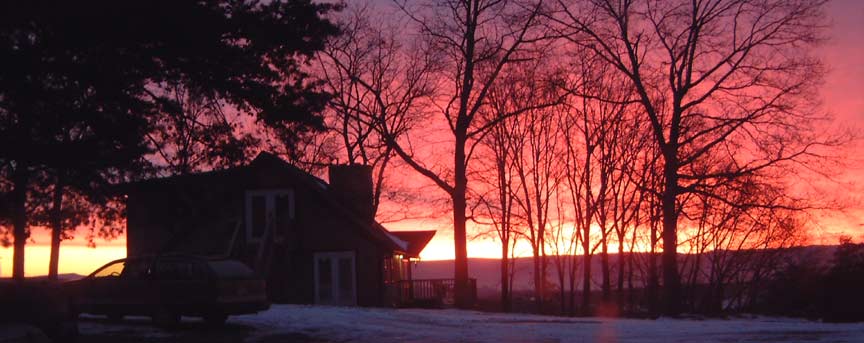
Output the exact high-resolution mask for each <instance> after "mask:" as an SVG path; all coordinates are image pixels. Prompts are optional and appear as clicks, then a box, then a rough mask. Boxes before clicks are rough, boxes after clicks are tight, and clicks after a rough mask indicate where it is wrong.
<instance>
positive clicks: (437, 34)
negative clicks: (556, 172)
mask: <svg viewBox="0 0 864 343" xmlns="http://www.w3.org/2000/svg"><path fill="white" fill-rule="evenodd" d="M396 3H397V5H398V6H399V7H400V8H401V9H402V12H403V13H405V14H406V15H407V16H408V17H409V18H411V19H412V21H413V23H414V24H415V26H417V27H418V28H419V29H418V30H419V33H420V35H421V36H422V37H423V38H424V39H425V41H426V42H427V43H426V44H428V47H429V52H430V53H432V52H434V53H435V54H437V55H436V59H437V62H438V63H440V65H442V67H443V69H442V71H441V72H440V73H439V76H440V80H446V81H447V82H449V84H447V85H445V86H442V88H443V89H444V91H443V92H442V94H441V96H440V97H438V98H437V99H436V100H437V101H436V106H437V108H438V109H439V112H440V113H441V115H442V116H443V117H444V119H445V120H446V124H447V127H448V128H449V131H450V133H452V136H453V142H452V143H453V165H452V168H449V169H450V170H449V171H442V170H437V171H436V170H433V168H431V167H429V165H428V164H426V163H428V162H429V161H425V162H426V163H424V161H421V160H420V159H419V158H417V157H416V155H415V154H414V151H413V150H412V148H411V146H410V144H409V143H408V142H407V141H405V138H403V139H401V140H400V139H398V137H397V136H396V135H395V134H394V132H393V131H392V130H393V128H391V127H390V125H382V131H383V132H384V133H385V134H386V135H387V138H388V144H390V145H391V147H392V148H393V149H394V151H395V152H396V154H397V155H399V156H400V158H401V159H402V160H404V161H405V162H406V163H407V164H408V165H409V166H411V167H412V168H413V169H415V170H416V171H417V172H418V173H420V174H421V175H423V176H425V177H427V178H429V179H430V180H431V181H432V182H433V183H435V185H437V186H438V187H439V188H441V189H442V190H444V191H445V192H446V193H447V195H448V196H449V197H450V199H451V203H452V205H453V232H454V234H453V237H454V249H455V257H456V258H455V268H454V270H455V280H456V281H455V284H456V303H457V306H458V307H467V306H468V305H469V301H470V295H469V289H468V250H467V236H466V220H467V216H466V208H467V207H466V204H467V202H466V200H467V199H466V194H467V190H468V165H469V163H470V161H471V157H472V153H473V148H474V147H476V144H477V142H479V141H481V140H482V138H483V136H485V135H486V134H488V133H489V132H490V129H491V127H493V126H494V125H495V124H496V123H497V122H498V121H499V120H503V119H504V118H507V117H511V116H516V115H519V114H521V113H523V112H526V111H528V110H530V109H531V108H524V109H516V110H514V111H512V112H509V113H505V114H503V115H501V116H500V117H499V118H493V119H492V120H483V118H481V117H480V116H479V115H478V113H479V112H480V109H481V108H482V107H483V106H484V105H485V104H486V100H487V96H488V94H489V90H490V88H491V87H492V85H493V84H494V82H495V81H496V80H497V79H498V77H499V75H501V74H502V73H506V72H507V69H509V68H513V67H514V66H516V65H517V64H518V63H520V62H523V61H525V60H527V59H530V58H531V57H532V56H531V55H532V51H531V47H532V45H533V44H535V43H536V42H538V41H540V40H541V39H543V38H545V36H546V32H545V29H544V28H543V27H542V26H541V25H539V21H538V18H539V17H540V11H541V9H542V2H536V3H527V4H526V3H522V2H519V1H514V0H469V1H455V0H447V1H430V2H423V3H421V4H419V5H417V6H414V5H413V4H412V5H409V4H408V3H407V2H406V1H402V0H397V1H396ZM445 93H446V94H445ZM544 106H545V105H544ZM407 136H410V134H409V135H407Z"/></svg>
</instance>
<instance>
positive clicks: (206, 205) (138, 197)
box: [127, 167, 392, 306]
mask: <svg viewBox="0 0 864 343" xmlns="http://www.w3.org/2000/svg"><path fill="white" fill-rule="evenodd" d="M296 177H297V176H296V175H294V174H292V173H290V172H287V171H285V170H283V169H279V168H264V167H260V168H250V169H249V170H246V171H244V172H243V173H232V174H224V175H213V176H207V177H205V176H201V177H193V178H189V181H184V182H180V183H176V184H175V183H172V184H165V185H160V186H150V187H142V188H140V189H138V190H136V191H135V192H131V193H130V194H129V196H128V199H127V211H128V218H127V245H128V253H129V255H130V256H131V255H140V254H148V253H158V252H166V251H172V252H186V253H194V254H204V253H207V254H209V255H219V254H223V253H225V252H227V250H228V246H229V244H230V242H231V238H232V236H233V230H234V228H235V227H236V225H237V222H238V221H240V222H241V225H243V226H245V191H246V190H263V189H274V188H291V189H294V192H295V195H294V199H295V220H294V221H293V223H292V224H291V225H290V226H289V227H283V228H279V229H278V230H280V231H281V232H282V237H281V238H282V239H280V240H276V241H274V243H273V246H272V248H273V249H272V251H273V253H272V260H271V263H270V264H269V273H266V274H268V275H267V281H268V294H269V295H270V297H271V300H272V301H274V302H277V303H279V302H287V303H303V304H308V303H313V302H314V299H315V291H314V266H313V261H314V256H315V253H316V252H336V251H353V252H354V253H355V268H356V273H357V274H356V277H357V285H356V287H357V302H358V305H360V306H383V305H387V304H386V301H385V294H384V287H383V270H382V269H383V262H382V261H383V259H384V258H385V257H388V256H390V255H391V254H392V251H388V249H385V248H383V247H382V246H381V244H380V243H379V242H378V241H377V240H375V239H373V238H371V237H370V235H369V233H367V232H365V231H364V229H363V228H360V227H358V224H357V223H356V222H355V221H354V220H352V219H351V218H349V217H347V216H345V215H343V212H342V211H340V210H339V209H338V208H337V207H339V205H334V204H332V203H331V202H330V201H327V200H326V199H324V198H322V197H321V195H320V192H319V191H316V190H314V189H311V188H310V186H311V187H317V186H316V185H310V184H309V183H308V182H298V181H297V180H296ZM190 204H192V205H190ZM245 238H246V235H245V232H241V233H240V234H239V235H237V241H236V242H235V249H234V250H233V256H232V257H234V258H237V259H240V260H242V261H244V262H246V263H247V264H248V265H250V266H251V267H253V268H254V266H255V260H256V256H257V249H258V245H257V244H247V242H246V239H245Z"/></svg>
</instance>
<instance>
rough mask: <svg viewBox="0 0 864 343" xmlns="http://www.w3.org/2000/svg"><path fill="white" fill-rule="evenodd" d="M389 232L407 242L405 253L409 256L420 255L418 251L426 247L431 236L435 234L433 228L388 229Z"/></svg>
mask: <svg viewBox="0 0 864 343" xmlns="http://www.w3.org/2000/svg"><path fill="white" fill-rule="evenodd" d="M390 234H392V235H394V236H396V237H397V238H399V239H400V240H402V241H405V242H406V243H408V247H407V249H406V250H405V253H407V254H408V256H410V257H420V252H421V251H423V249H424V248H426V245H427V244H429V241H431V240H432V237H434V236H435V230H429V231H390Z"/></svg>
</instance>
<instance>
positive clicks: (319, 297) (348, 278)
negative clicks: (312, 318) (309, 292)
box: [314, 251, 357, 306]
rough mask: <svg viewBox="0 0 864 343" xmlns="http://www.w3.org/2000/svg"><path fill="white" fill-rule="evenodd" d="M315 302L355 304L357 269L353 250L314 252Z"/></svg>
mask: <svg viewBox="0 0 864 343" xmlns="http://www.w3.org/2000/svg"><path fill="white" fill-rule="evenodd" d="M314 263H315V275H314V277H315V303H316V304H319V305H337V306H354V305H357V270H356V263H355V258H354V252H353V251H344V252H327V253H316V254H315V261H314Z"/></svg>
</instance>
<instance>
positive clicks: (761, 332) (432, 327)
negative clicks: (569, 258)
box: [80, 305, 864, 343]
mask: <svg viewBox="0 0 864 343" xmlns="http://www.w3.org/2000/svg"><path fill="white" fill-rule="evenodd" d="M80 330H81V335H82V336H81V339H80V342H129V343H136V342H181V343H182V342H214V343H223V342H224V343H229V342H264V343H269V342H274V343H275V342H492V343H503V342H694V341H699V342H864V323H856V324H828V323H820V322H813V321H805V320H799V319H787V318H763V317H753V318H736V319H727V320H721V319H711V320H693V319H663V318H661V319H657V320H639V319H610V318H561V317H550V316H537V315H528V314H499V313H483V312H475V311H460V310H419V309H400V310H396V309H379V308H375V309H372V308H344V307H342V308H340V307H322V306H300V305H274V306H273V307H272V308H271V309H270V310H269V311H266V312H262V313H259V314H257V315H247V316H237V317H231V318H230V319H229V320H228V324H226V326H225V327H223V328H218V329H213V328H209V327H207V326H206V325H205V324H204V323H202V322H200V321H198V320H196V319H193V318H184V322H183V325H182V327H180V328H178V329H175V330H171V331H165V330H161V329H157V328H154V327H152V326H151V325H150V322H149V320H148V319H146V318H128V319H126V320H124V321H121V322H119V323H118V322H111V321H108V320H107V319H103V318H98V317H86V318H83V319H82V321H81V324H80Z"/></svg>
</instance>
